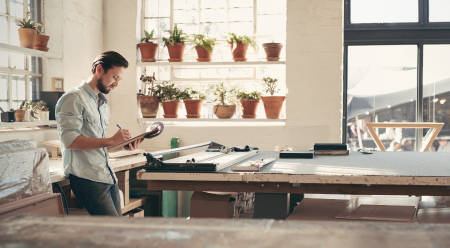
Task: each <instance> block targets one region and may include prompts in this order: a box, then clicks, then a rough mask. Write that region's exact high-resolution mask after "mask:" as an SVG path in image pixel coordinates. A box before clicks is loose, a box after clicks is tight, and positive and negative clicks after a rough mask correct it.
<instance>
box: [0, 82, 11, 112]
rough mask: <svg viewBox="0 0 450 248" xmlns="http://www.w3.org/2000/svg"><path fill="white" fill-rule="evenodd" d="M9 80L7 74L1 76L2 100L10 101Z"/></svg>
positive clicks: (0, 96) (0, 98)
mask: <svg viewBox="0 0 450 248" xmlns="http://www.w3.org/2000/svg"><path fill="white" fill-rule="evenodd" d="M8 79H9V77H8V75H7V74H0V100H8ZM3 110H5V109H3Z"/></svg>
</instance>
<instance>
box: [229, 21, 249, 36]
mask: <svg viewBox="0 0 450 248" xmlns="http://www.w3.org/2000/svg"><path fill="white" fill-rule="evenodd" d="M230 31H231V32H233V33H235V34H237V35H243V34H245V35H253V22H233V23H230Z"/></svg>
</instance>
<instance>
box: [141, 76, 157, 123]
mask: <svg viewBox="0 0 450 248" xmlns="http://www.w3.org/2000/svg"><path fill="white" fill-rule="evenodd" d="M140 80H141V82H142V86H141V87H142V90H139V94H138V101H139V106H140V107H141V112H142V117H144V118H156V115H157V114H158V109H159V100H158V97H157V96H156V92H155V88H154V87H153V82H154V81H155V73H153V76H152V77H151V76H147V73H146V70H144V74H142V75H141V78H140Z"/></svg>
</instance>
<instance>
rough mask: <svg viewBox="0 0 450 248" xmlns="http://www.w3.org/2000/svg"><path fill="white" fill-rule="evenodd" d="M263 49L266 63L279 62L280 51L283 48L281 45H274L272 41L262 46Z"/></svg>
mask: <svg viewBox="0 0 450 248" xmlns="http://www.w3.org/2000/svg"><path fill="white" fill-rule="evenodd" d="M262 46H263V47H264V52H265V53H266V60H267V61H278V60H280V53H281V49H282V48H283V44H281V43H275V42H273V40H272V41H271V42H270V43H264V44H262Z"/></svg>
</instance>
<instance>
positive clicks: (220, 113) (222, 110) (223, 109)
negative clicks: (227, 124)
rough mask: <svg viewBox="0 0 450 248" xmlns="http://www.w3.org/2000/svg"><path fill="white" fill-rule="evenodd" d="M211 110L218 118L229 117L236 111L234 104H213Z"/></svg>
mask: <svg viewBox="0 0 450 248" xmlns="http://www.w3.org/2000/svg"><path fill="white" fill-rule="evenodd" d="M213 111H214V114H215V115H216V116H217V117H218V118H219V119H230V118H231V117H233V115H234V114H235V113H236V105H215V106H213Z"/></svg>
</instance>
